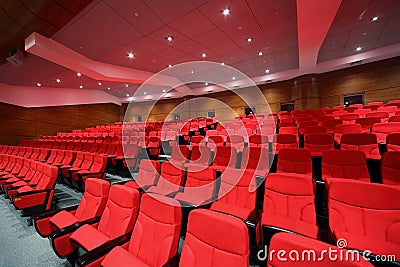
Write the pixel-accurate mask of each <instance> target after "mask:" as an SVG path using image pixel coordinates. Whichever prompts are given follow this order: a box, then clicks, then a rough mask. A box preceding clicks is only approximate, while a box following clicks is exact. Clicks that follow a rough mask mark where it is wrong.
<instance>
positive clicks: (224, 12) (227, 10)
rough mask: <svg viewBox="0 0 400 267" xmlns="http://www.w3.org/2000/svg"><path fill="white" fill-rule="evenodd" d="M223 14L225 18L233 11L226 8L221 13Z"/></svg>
mask: <svg viewBox="0 0 400 267" xmlns="http://www.w3.org/2000/svg"><path fill="white" fill-rule="evenodd" d="M221 13H222V15H224V16H228V15H229V14H230V13H231V10H230V8H229V7H227V8H225V9H223V10H222V11H221Z"/></svg>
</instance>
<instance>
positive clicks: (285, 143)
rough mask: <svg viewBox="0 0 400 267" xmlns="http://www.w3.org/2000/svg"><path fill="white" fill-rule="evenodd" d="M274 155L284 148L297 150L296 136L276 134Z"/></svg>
mask: <svg viewBox="0 0 400 267" xmlns="http://www.w3.org/2000/svg"><path fill="white" fill-rule="evenodd" d="M274 145H275V154H278V153H279V151H280V150H281V149H284V148H297V147H298V144H297V136H296V135H294V134H281V133H280V134H277V135H276V136H275V143H274Z"/></svg>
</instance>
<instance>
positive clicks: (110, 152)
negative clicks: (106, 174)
mask: <svg viewBox="0 0 400 267" xmlns="http://www.w3.org/2000/svg"><path fill="white" fill-rule="evenodd" d="M116 148H117V145H116V144H107V150H106V151H105V152H104V154H105V155H106V156H107V157H108V156H109V155H110V156H111V155H114V153H115V150H116Z"/></svg>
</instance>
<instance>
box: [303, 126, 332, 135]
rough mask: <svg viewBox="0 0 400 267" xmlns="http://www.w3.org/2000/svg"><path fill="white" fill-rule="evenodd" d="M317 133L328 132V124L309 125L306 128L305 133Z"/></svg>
mask: <svg viewBox="0 0 400 267" xmlns="http://www.w3.org/2000/svg"><path fill="white" fill-rule="evenodd" d="M315 133H320V134H321V133H328V128H327V127H326V126H308V127H306V128H305V129H304V134H305V135H307V134H315Z"/></svg>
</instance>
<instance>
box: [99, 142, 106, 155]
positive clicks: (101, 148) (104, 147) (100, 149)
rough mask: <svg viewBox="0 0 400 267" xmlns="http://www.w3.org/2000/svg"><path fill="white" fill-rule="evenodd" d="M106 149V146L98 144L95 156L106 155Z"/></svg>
mask: <svg viewBox="0 0 400 267" xmlns="http://www.w3.org/2000/svg"><path fill="white" fill-rule="evenodd" d="M107 149H108V144H105V143H101V144H99V147H98V149H97V152H96V153H97V154H103V155H104V154H106V152H107Z"/></svg>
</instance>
